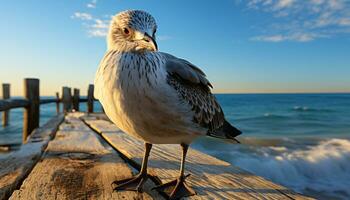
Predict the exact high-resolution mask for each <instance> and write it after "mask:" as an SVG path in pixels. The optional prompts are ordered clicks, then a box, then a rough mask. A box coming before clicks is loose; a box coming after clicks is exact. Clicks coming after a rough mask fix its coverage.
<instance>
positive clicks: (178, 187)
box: [152, 174, 196, 200]
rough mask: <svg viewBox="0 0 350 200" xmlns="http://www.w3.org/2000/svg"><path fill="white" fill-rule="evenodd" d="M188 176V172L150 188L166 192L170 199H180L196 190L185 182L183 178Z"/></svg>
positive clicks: (193, 193)
mask: <svg viewBox="0 0 350 200" xmlns="http://www.w3.org/2000/svg"><path fill="white" fill-rule="evenodd" d="M188 176H190V174H188V175H186V176H182V177H179V178H177V179H176V180H173V181H170V182H168V183H164V184H162V185H158V186H156V187H154V188H152V190H157V191H158V192H161V193H163V194H166V195H167V196H168V197H169V199H171V200H175V199H181V198H182V197H188V196H192V195H195V194H196V192H195V191H194V190H193V189H192V188H190V187H189V186H188V185H187V184H186V182H185V179H186V178H187V177H188Z"/></svg>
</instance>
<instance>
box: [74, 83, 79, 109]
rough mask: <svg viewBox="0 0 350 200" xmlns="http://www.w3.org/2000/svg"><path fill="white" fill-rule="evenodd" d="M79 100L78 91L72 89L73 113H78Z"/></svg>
mask: <svg viewBox="0 0 350 200" xmlns="http://www.w3.org/2000/svg"><path fill="white" fill-rule="evenodd" d="M79 99H80V91H79V89H77V88H74V94H73V109H74V110H75V111H79Z"/></svg>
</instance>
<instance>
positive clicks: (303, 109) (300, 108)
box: [292, 106, 333, 112]
mask: <svg viewBox="0 0 350 200" xmlns="http://www.w3.org/2000/svg"><path fill="white" fill-rule="evenodd" d="M292 110H293V111H298V112H333V110H331V109H325V108H310V107H308V106H294V107H293V109H292Z"/></svg>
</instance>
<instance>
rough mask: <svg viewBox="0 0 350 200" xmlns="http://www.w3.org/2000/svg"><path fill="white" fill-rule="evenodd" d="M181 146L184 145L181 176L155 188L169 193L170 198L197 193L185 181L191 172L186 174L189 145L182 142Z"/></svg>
mask: <svg viewBox="0 0 350 200" xmlns="http://www.w3.org/2000/svg"><path fill="white" fill-rule="evenodd" d="M181 147H182V160H181V168H180V175H179V177H178V178H177V179H175V180H173V181H170V182H168V183H164V184H162V185H159V186H157V187H155V188H153V189H155V190H157V191H159V192H162V193H165V194H167V195H168V196H169V199H180V198H182V197H187V196H192V195H195V194H196V192H195V191H194V190H193V189H192V188H190V187H189V186H188V185H187V184H186V182H185V179H186V178H187V177H188V176H189V175H190V174H188V175H186V176H185V175H184V172H185V160H186V154H187V150H188V145H187V144H181Z"/></svg>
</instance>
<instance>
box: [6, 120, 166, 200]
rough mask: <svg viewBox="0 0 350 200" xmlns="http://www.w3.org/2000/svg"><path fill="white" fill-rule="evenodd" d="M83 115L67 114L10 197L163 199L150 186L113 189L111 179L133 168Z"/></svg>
mask: <svg viewBox="0 0 350 200" xmlns="http://www.w3.org/2000/svg"><path fill="white" fill-rule="evenodd" d="M81 115H82V114H81V113H70V114H68V115H67V116H66V118H65V121H64V123H62V125H61V126H60V128H59V131H58V132H57V134H56V137H55V139H54V140H52V141H51V142H50V143H49V145H48V147H47V149H46V151H45V153H44V155H43V157H42V159H41V161H40V162H39V163H38V164H37V165H36V166H35V167H34V169H33V170H32V172H31V173H30V174H29V176H28V177H27V178H26V179H25V181H24V182H23V184H22V186H21V188H20V189H19V190H17V191H15V192H14V193H13V195H12V196H11V198H10V199H23V200H27V199H28V200H30V199H43V200H44V199H45V200H46V199H153V198H154V199H161V196H159V194H158V193H156V192H155V191H150V189H148V190H146V191H145V192H144V193H142V194H139V193H137V192H132V191H125V192H113V191H112V187H111V183H112V182H113V181H114V180H117V179H122V178H126V177H129V176H131V175H132V171H131V169H130V168H129V166H128V165H127V164H126V163H125V162H124V161H123V160H122V159H121V158H120V157H119V156H118V154H117V152H115V151H114V150H113V149H112V148H111V147H110V146H109V145H103V143H101V141H100V140H99V139H98V135H97V134H96V133H94V132H93V131H91V129H89V128H88V127H87V126H86V125H85V124H84V123H83V122H82V121H81V120H80V119H79V117H80V116H81ZM151 183H152V182H149V183H148V184H151ZM151 187H153V185H148V187H147V188H151Z"/></svg>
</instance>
